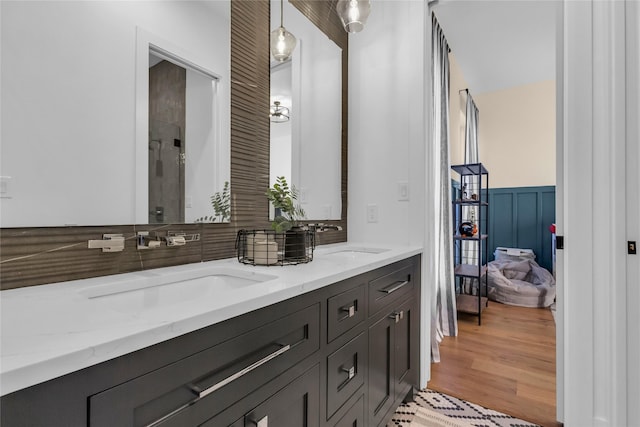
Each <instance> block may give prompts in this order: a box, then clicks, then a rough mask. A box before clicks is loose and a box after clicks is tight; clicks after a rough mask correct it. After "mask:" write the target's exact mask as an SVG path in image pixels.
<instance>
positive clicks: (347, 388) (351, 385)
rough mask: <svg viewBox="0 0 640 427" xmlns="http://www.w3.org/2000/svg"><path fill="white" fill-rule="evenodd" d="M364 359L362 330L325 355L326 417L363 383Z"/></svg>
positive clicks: (365, 338) (364, 346) (364, 338)
mask: <svg viewBox="0 0 640 427" xmlns="http://www.w3.org/2000/svg"><path fill="white" fill-rule="evenodd" d="M366 361H367V335H366V333H364V332H363V333H361V334H360V335H358V336H357V337H356V338H354V339H353V340H351V341H349V342H348V343H346V344H345V345H343V346H342V347H340V348H339V349H338V350H336V351H335V352H334V353H332V354H330V355H329V356H328V357H327V419H329V418H331V417H332V416H333V414H334V413H335V412H336V411H337V410H338V409H339V408H340V407H341V406H342V405H343V404H344V403H345V402H346V401H347V399H349V397H351V396H352V395H353V394H354V393H355V392H356V391H357V390H358V389H359V388H360V387H361V386H362V384H364V376H365V372H366Z"/></svg>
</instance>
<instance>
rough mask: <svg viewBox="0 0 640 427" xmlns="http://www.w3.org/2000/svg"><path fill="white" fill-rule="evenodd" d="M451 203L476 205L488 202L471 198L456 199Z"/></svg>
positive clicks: (487, 203)
mask: <svg viewBox="0 0 640 427" xmlns="http://www.w3.org/2000/svg"><path fill="white" fill-rule="evenodd" d="M453 203H454V204H456V205H462V206H478V205H480V206H489V202H482V203H480V200H473V199H458V200H454V201H453Z"/></svg>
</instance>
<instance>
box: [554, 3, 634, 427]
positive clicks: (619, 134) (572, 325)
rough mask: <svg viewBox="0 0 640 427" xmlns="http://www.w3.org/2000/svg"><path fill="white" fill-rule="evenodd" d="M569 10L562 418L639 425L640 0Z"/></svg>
mask: <svg viewBox="0 0 640 427" xmlns="http://www.w3.org/2000/svg"><path fill="white" fill-rule="evenodd" d="M563 12H564V17H563V22H562V24H563V25H562V27H563V45H562V49H563V53H562V55H561V56H562V61H563V62H562V73H563V76H562V96H563V113H562V114H563V116H562V127H563V130H562V132H563V137H562V144H561V145H562V157H561V160H560V161H562V164H563V169H564V170H563V175H562V181H561V183H562V189H561V196H560V197H561V198H562V200H561V204H562V208H561V211H560V212H559V214H560V215H561V217H562V219H561V221H560V222H561V225H562V227H561V229H560V230H559V234H563V235H564V236H565V245H564V246H565V250H564V251H560V252H561V253H560V257H561V262H560V265H561V272H560V274H561V278H560V283H561V288H560V289H561V290H562V296H561V297H560V299H559V301H560V304H561V307H560V308H559V312H558V314H559V315H560V316H561V324H562V325H563V328H559V329H564V331H563V332H562V331H561V332H560V333H559V342H560V346H561V349H560V350H559V351H560V353H561V354H560V355H559V357H558V363H559V364H560V370H561V371H562V372H561V377H559V379H558V381H559V387H558V391H559V393H561V396H559V399H558V402H559V405H560V406H559V410H560V412H559V413H560V414H561V418H562V421H564V423H565V424H566V425H569V426H572V425H576V426H583V425H584V426H587V425H598V426H611V427H616V426H628V425H637V422H638V420H639V419H640V418H639V413H638V411H639V408H640V394H639V393H638V387H639V385H638V384H639V383H640V375H639V372H638V371H639V369H640V368H639V367H638V365H639V362H638V361H639V360H640V355H639V350H638V343H639V342H640V339H639V338H640V333H639V332H638V324H640V319H639V315H638V308H639V307H640V298H639V292H640V291H639V290H638V276H639V275H640V270H639V267H638V265H639V264H638V256H640V255H629V254H627V241H630V240H631V241H633V240H635V241H638V240H640V238H639V235H640V231H639V228H638V222H639V221H640V209H639V205H640V202H639V198H640V196H639V194H638V193H639V188H640V187H639V184H640V181H639V178H638V171H637V168H638V167H639V165H640V156H639V154H638V152H639V150H638V144H639V143H638V140H639V138H638V137H639V133H638V121H639V120H638V117H640V114H639V111H638V98H639V97H638V75H639V70H640V69H639V68H638V51H639V50H640V43H639V42H638V21H639V19H638V13H639V12H638V1H637V0H626V1H601V0H591V1H580V2H576V1H571V0H565V1H564V11H563ZM634 423H635V424H634Z"/></svg>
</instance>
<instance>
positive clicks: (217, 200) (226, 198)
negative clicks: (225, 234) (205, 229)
mask: <svg viewBox="0 0 640 427" xmlns="http://www.w3.org/2000/svg"><path fill="white" fill-rule="evenodd" d="M211 206H212V207H213V212H214V215H213V216H203V217H200V218H198V219H196V221H195V222H216V220H220V222H228V221H230V220H231V191H230V189H229V181H225V182H224V187H223V189H222V191H218V192H216V193H215V194H214V195H213V196H211Z"/></svg>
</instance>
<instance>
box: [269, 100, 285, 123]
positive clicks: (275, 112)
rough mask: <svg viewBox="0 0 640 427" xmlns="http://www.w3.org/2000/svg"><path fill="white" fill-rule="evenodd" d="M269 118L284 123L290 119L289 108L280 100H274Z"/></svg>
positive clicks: (274, 121)
mask: <svg viewBox="0 0 640 427" xmlns="http://www.w3.org/2000/svg"><path fill="white" fill-rule="evenodd" d="M269 118H270V119H271V121H272V122H273V123H284V122H287V121H289V109H288V108H287V107H283V106H282V105H280V101H274V102H273V105H272V106H271V107H270V108H269Z"/></svg>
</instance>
